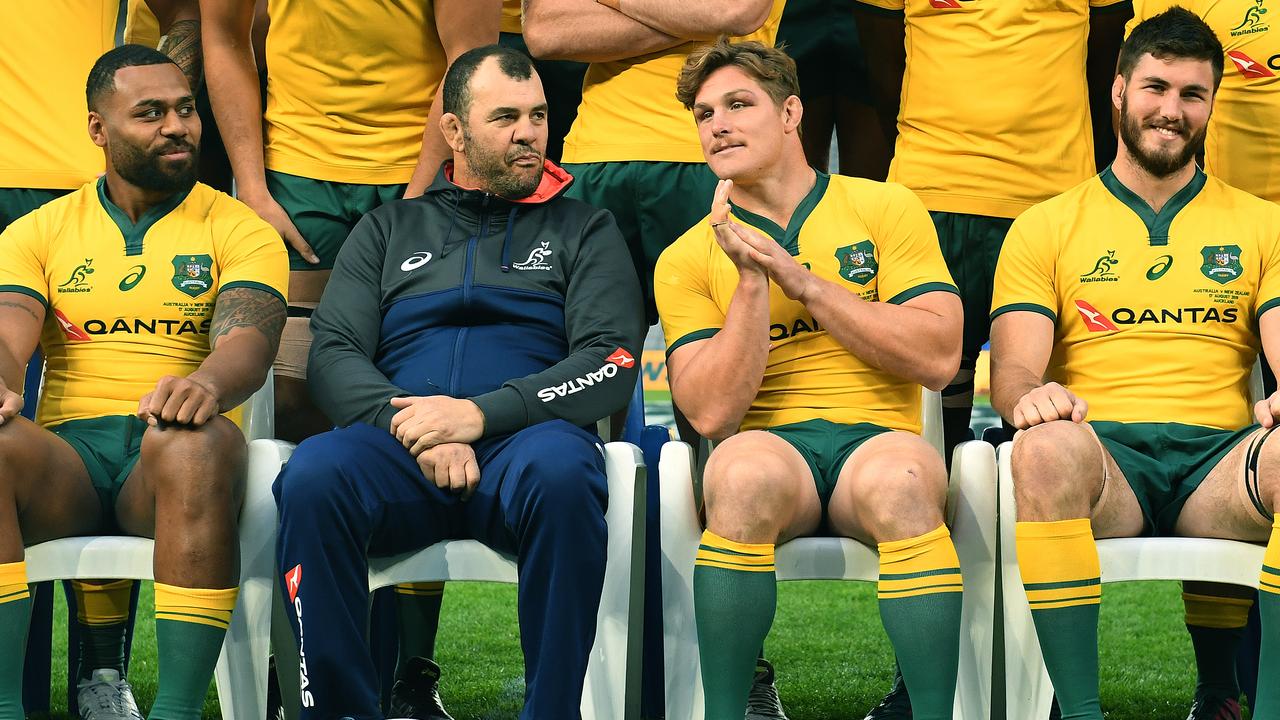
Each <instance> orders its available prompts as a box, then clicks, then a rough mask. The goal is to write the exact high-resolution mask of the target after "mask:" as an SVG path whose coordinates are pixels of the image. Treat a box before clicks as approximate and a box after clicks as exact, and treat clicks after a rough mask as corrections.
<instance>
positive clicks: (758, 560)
mask: <svg viewBox="0 0 1280 720" xmlns="http://www.w3.org/2000/svg"><path fill="white" fill-rule="evenodd" d="M694 560H695V561H697V560H716V561H718V562H727V563H733V564H735V565H772V564H773V562H774V556H773V555H755V556H747V555H737V554H734V553H721V552H714V551H711V550H699V551H698V554H697V556H695V558H694Z"/></svg>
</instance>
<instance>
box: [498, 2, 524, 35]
mask: <svg viewBox="0 0 1280 720" xmlns="http://www.w3.org/2000/svg"><path fill="white" fill-rule="evenodd" d="M521 17H523V16H522V15H521V12H520V0H502V20H500V21H499V24H498V31H499V32H504V33H515V34H516V35H519V34H520V33H521V32H522V31H523V30H524V26H523V24H522V23H521Z"/></svg>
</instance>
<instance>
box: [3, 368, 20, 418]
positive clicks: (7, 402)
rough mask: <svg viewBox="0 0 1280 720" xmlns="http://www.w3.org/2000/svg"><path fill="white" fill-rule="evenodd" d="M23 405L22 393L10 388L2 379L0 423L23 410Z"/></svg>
mask: <svg viewBox="0 0 1280 720" xmlns="http://www.w3.org/2000/svg"><path fill="white" fill-rule="evenodd" d="M22 405H23V400H22V395H21V394H19V393H16V392H14V391H12V390H10V389H9V388H8V387H6V386H5V384H4V380H3V379H0V425H3V424H4V423H5V422H7V421H8V420H10V419H12V418H13V417H14V416H15V415H17V414H18V413H20V412H22Z"/></svg>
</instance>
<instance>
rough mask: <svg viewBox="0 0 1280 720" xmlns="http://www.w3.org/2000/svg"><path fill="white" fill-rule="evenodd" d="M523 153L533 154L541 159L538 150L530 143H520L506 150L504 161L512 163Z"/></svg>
mask: <svg viewBox="0 0 1280 720" xmlns="http://www.w3.org/2000/svg"><path fill="white" fill-rule="evenodd" d="M525 155H533V156H535V157H537V158H538V159H539V160H541V159H542V153H540V152H538V150H537V149H536V148H534V147H533V146H532V145H524V144H520V145H516V146H515V147H513V148H511V149H510V150H508V151H507V156H506V161H507V162H508V163H513V162H515V161H516V160H518V159H519V158H521V157H523V156H525Z"/></svg>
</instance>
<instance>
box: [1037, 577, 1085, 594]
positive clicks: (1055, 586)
mask: <svg viewBox="0 0 1280 720" xmlns="http://www.w3.org/2000/svg"><path fill="white" fill-rule="evenodd" d="M1101 584H1102V578H1100V577H1093V578H1085V579H1084V580H1062V581H1059V582H1037V583H1023V584H1022V587H1024V588H1026V589H1027V592H1033V591H1036V590H1061V589H1062V588H1077V587H1089V586H1091V585H1101Z"/></svg>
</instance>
